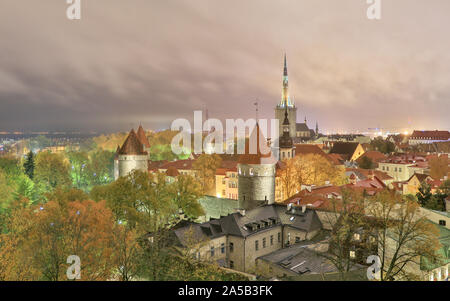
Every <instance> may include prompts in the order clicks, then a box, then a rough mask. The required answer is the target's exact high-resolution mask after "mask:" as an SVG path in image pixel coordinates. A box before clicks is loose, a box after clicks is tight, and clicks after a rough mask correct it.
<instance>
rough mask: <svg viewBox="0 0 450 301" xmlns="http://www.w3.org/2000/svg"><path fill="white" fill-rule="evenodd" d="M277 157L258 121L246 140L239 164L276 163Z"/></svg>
mask: <svg viewBox="0 0 450 301" xmlns="http://www.w3.org/2000/svg"><path fill="white" fill-rule="evenodd" d="M276 162H277V159H276V158H275V157H274V156H273V155H272V151H271V150H270V147H269V146H268V145H267V142H266V137H265V136H264V134H263V133H262V132H261V129H260V127H259V124H258V123H257V124H256V126H255V128H254V129H253V132H252V133H251V135H250V137H249V139H248V140H247V141H246V142H245V152H244V154H241V155H240V156H239V160H238V163H239V164H275V163H276Z"/></svg>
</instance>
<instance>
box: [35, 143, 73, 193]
mask: <svg viewBox="0 0 450 301" xmlns="http://www.w3.org/2000/svg"><path fill="white" fill-rule="evenodd" d="M34 180H35V183H36V184H37V185H39V189H40V190H41V191H43V192H49V191H52V190H53V189H54V188H55V187H57V186H60V185H62V186H67V185H70V183H71V180H70V175H69V164H68V162H66V161H64V158H63V156H62V155H60V154H51V153H49V152H41V153H39V154H38V155H37V156H36V167H35V173H34Z"/></svg>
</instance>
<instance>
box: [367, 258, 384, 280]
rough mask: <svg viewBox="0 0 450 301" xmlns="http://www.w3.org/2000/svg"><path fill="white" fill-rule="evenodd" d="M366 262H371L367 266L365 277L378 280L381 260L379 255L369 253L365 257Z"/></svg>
mask: <svg viewBox="0 0 450 301" xmlns="http://www.w3.org/2000/svg"><path fill="white" fill-rule="evenodd" d="M366 263H372V265H371V266H370V267H368V268H367V279H369V280H380V278H381V277H380V271H381V260H380V256H377V255H370V256H369V257H367V261H366Z"/></svg>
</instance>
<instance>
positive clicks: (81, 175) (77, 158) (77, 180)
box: [66, 151, 89, 189]
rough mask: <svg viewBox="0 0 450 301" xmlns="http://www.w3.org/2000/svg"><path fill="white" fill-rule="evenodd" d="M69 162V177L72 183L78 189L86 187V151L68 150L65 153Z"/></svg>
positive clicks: (87, 156) (87, 159)
mask: <svg viewBox="0 0 450 301" xmlns="http://www.w3.org/2000/svg"><path fill="white" fill-rule="evenodd" d="M66 156H67V158H68V159H69V162H70V169H69V170H70V177H71V178H72V184H73V186H74V187H76V188H78V189H86V188H87V186H88V178H89V176H88V171H87V165H88V163H89V155H88V153H86V152H83V151H81V152H68V153H67V154H66Z"/></svg>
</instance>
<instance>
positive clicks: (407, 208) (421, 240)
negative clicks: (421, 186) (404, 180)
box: [365, 190, 440, 281]
mask: <svg viewBox="0 0 450 301" xmlns="http://www.w3.org/2000/svg"><path fill="white" fill-rule="evenodd" d="M365 211H366V214H367V215H369V216H371V217H373V218H375V219H376V220H377V223H378V227H377V231H376V240H377V242H378V256H379V257H380V260H381V270H380V280H382V281H386V280H388V281H389V280H398V279H404V280H412V279H417V275H418V273H417V272H418V271H419V270H420V261H421V258H427V259H429V260H432V261H435V260H439V257H438V255H437V251H438V250H439V248H440V244H439V240H438V237H439V230H438V229H437V227H435V226H434V225H433V224H432V223H430V222H429V221H428V220H427V219H426V217H425V216H424V215H423V214H422V213H421V209H420V206H419V204H418V203H417V202H416V201H415V200H414V199H411V198H407V197H403V196H402V195H399V194H396V193H395V192H393V191H388V190H385V191H382V192H379V193H377V194H376V195H375V196H373V197H369V198H367V202H366V207H365Z"/></svg>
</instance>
